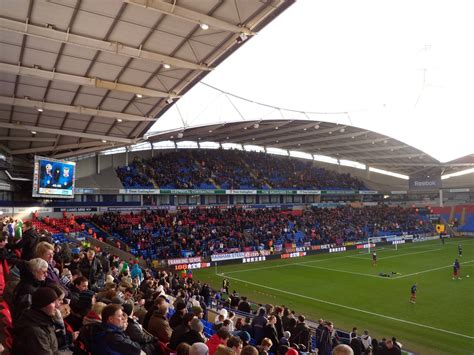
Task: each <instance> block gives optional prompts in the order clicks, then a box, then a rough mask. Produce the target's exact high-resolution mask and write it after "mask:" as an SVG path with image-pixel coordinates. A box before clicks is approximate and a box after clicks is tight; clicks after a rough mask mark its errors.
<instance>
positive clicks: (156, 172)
mask: <svg viewBox="0 0 474 355" xmlns="http://www.w3.org/2000/svg"><path fill="white" fill-rule="evenodd" d="M117 175H118V177H119V178H120V180H121V181H122V184H123V185H124V187H125V188H154V187H155V188H161V189H215V188H222V189H271V188H273V189H328V190H341V189H344V190H365V189H366V187H365V186H364V184H363V182H362V181H360V180H359V179H356V178H354V177H352V176H351V175H350V174H340V173H337V172H334V171H330V170H327V169H323V168H317V167H315V166H314V165H313V162H311V161H303V160H300V159H295V158H290V157H279V156H272V155H270V154H266V153H256V152H244V151H239V150H222V149H219V150H212V149H203V150H179V151H174V152H167V153H163V154H160V155H159V156H156V157H154V158H152V159H147V160H141V159H138V158H136V159H135V160H134V161H133V162H132V163H131V164H130V165H128V166H125V167H120V168H118V169H117Z"/></svg>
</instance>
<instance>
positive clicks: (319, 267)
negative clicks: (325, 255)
mask: <svg viewBox="0 0 474 355" xmlns="http://www.w3.org/2000/svg"><path fill="white" fill-rule="evenodd" d="M295 265H297V266H303V267H311V268H313V269H322V270H329V271H335V272H342V273H345V274H352V275H360V276H369V277H376V278H379V279H380V278H381V277H380V275H372V274H364V273H362V272H353V271H346V270H338V269H331V268H328V267H322V266H314V265H303V264H295ZM382 279H387V280H390V279H389V278H387V277H382Z"/></svg>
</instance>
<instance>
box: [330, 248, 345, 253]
mask: <svg viewBox="0 0 474 355" xmlns="http://www.w3.org/2000/svg"><path fill="white" fill-rule="evenodd" d="M342 251H346V247H338V248H331V249H329V252H330V253H340V252H342Z"/></svg>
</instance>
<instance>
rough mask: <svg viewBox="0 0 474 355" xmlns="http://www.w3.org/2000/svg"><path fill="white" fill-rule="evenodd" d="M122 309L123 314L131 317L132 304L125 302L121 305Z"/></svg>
mask: <svg viewBox="0 0 474 355" xmlns="http://www.w3.org/2000/svg"><path fill="white" fill-rule="evenodd" d="M122 308H123V311H124V312H125V314H126V315H127V316H129V315H131V314H132V311H133V304H132V303H130V302H125V303H124V304H123V305H122Z"/></svg>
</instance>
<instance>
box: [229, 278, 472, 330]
mask: <svg viewBox="0 0 474 355" xmlns="http://www.w3.org/2000/svg"><path fill="white" fill-rule="evenodd" d="M226 278H228V279H231V280H234V281H239V282H243V283H246V284H250V285H253V286H257V287H261V288H266V289H268V290H272V291H277V292H280V293H285V294H287V295H290V296H295V297H300V298H305V299H308V300H312V301H316V302H320V303H325V304H329V305H331V306H336V307H340V308H345V309H349V310H351V311H356V312H360V313H365V314H369V315H371V316H375V317H380V318H385V319H390V320H392V321H395V322H399V323H405V324H410V325H413V326H416V327H421V328H426V329H430V330H435V331H437V332H442V333H447V334H452V335H457V336H460V337H463V338H467V339H474V337H473V336H469V335H466V334H461V333H456V332H452V331H450V330H446V329H441V328H436V327H432V326H429V325H425V324H420V323H415V322H411V321H409V320H405V319H400V318H395V317H391V316H386V315H384V314H380V313H375V312H371V311H366V310H365V309H360V308H355V307H350V306H346V305H343V304H339V303H335V302H331V301H325V300H321V299H319V298H315V297H310V296H305V295H300V294H298V293H295V292H290V291H285V290H280V289H278V288H275V287H270V286H265V285H261V284H258V283H255V282H251V281H246V280H242V279H238V278H236V277H231V276H227V275H226Z"/></svg>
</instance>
